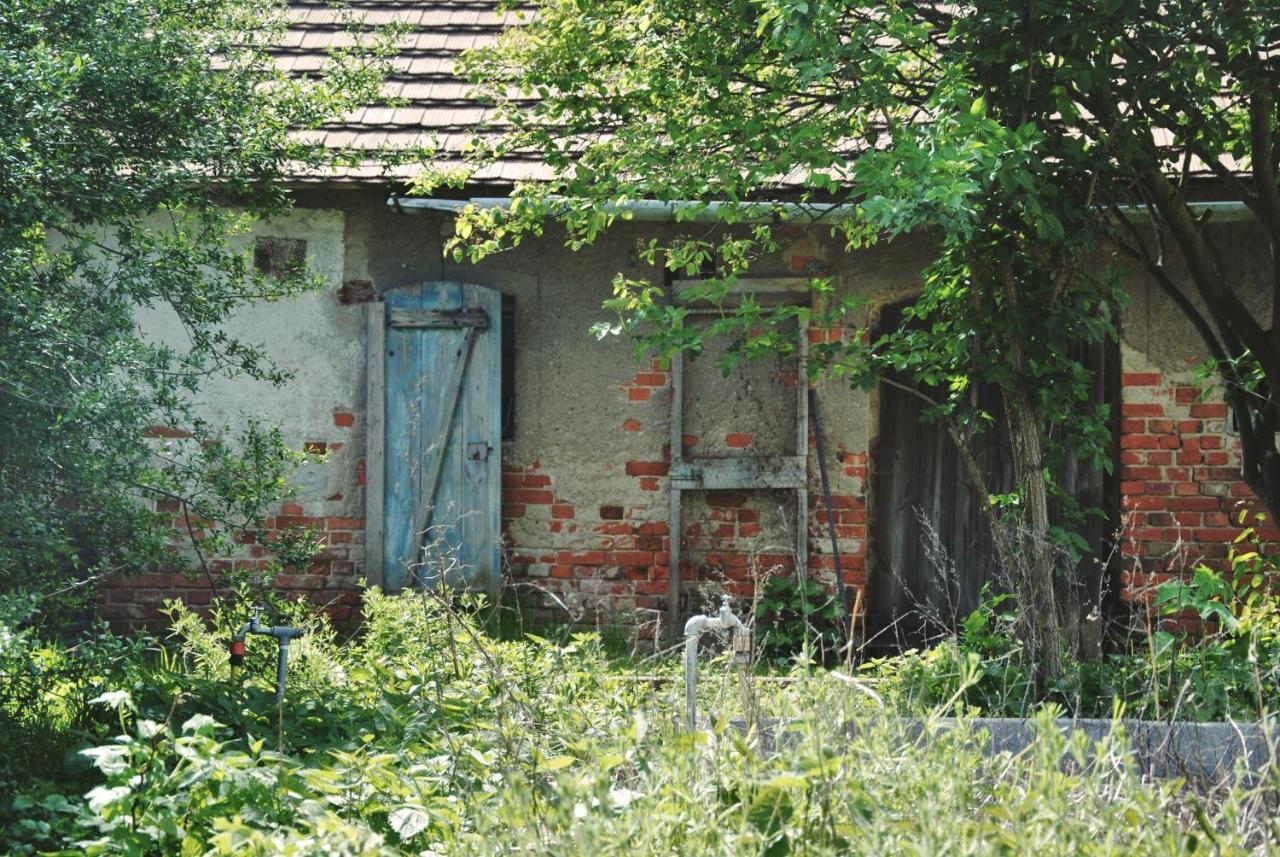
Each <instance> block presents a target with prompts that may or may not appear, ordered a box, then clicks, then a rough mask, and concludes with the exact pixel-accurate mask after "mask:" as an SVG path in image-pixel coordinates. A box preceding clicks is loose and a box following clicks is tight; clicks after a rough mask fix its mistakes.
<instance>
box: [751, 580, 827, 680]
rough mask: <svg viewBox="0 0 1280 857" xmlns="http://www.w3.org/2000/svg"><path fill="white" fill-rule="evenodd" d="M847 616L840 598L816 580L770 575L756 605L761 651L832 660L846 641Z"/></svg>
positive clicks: (777, 655) (774, 656)
mask: <svg viewBox="0 0 1280 857" xmlns="http://www.w3.org/2000/svg"><path fill="white" fill-rule="evenodd" d="M845 616H846V614H845V611H844V609H843V607H842V606H841V604H840V602H839V600H838V599H837V598H835V597H834V596H833V595H832V594H831V593H829V592H828V591H827V590H826V588H824V587H823V586H822V585H821V584H819V583H818V582H817V581H816V580H813V579H812V578H810V577H808V576H802V575H778V574H775V575H771V576H769V577H768V578H766V579H765V581H764V583H763V585H762V586H761V587H760V596H759V599H758V600H757V602H756V608H755V620H756V622H755V624H756V635H757V639H758V641H759V645H760V650H761V652H762V653H763V654H764V656H765V657H767V658H771V659H774V660H785V659H788V658H792V657H795V656H797V655H800V654H801V653H807V654H808V656H809V657H810V658H812V659H815V660H818V661H822V660H829V659H832V658H834V656H835V654H836V652H837V651H838V650H839V648H840V645H841V643H843V642H844V629H843V623H844V622H845V621H846V619H845ZM806 647H807V648H806Z"/></svg>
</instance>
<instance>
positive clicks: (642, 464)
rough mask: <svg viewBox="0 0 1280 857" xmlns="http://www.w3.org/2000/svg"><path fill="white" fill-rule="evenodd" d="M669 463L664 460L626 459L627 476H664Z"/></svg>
mask: <svg viewBox="0 0 1280 857" xmlns="http://www.w3.org/2000/svg"><path fill="white" fill-rule="evenodd" d="M669 466H670V465H668V464H667V463H666V462H665V461H628V462H627V468H626V469H627V475H628V476H666V475H667V470H668V468H669Z"/></svg>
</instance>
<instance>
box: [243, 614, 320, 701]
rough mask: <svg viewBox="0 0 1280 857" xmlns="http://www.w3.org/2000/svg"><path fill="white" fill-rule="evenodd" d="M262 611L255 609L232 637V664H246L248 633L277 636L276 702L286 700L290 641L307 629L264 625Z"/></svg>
mask: <svg viewBox="0 0 1280 857" xmlns="http://www.w3.org/2000/svg"><path fill="white" fill-rule="evenodd" d="M260 616H261V611H260V610H255V611H254V612H253V616H251V617H250V618H249V621H248V622H246V623H244V625H243V626H242V627H241V628H240V630H239V631H237V632H236V633H235V636H233V637H232V638H231V666H233V667H238V666H241V665H242V664H244V638H245V635H247V634H262V635H263V636H265V637H275V640H276V653H277V654H276V704H277V705H279V704H280V702H281V701H283V700H284V677H285V672H286V670H287V668H288V663H289V643H291V642H292V641H293V640H295V639H297V638H298V637H301V636H302V635H303V634H304V633H306V632H305V631H303V630H302V629H301V628H294V627H292V626H290V625H263V624H262V620H261V618H260Z"/></svg>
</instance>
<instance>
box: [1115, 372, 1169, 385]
mask: <svg viewBox="0 0 1280 857" xmlns="http://www.w3.org/2000/svg"><path fill="white" fill-rule="evenodd" d="M1120 383H1121V384H1123V385H1124V386H1126V387H1155V386H1158V385H1159V384H1160V373H1159V372H1124V373H1122V374H1121V375H1120Z"/></svg>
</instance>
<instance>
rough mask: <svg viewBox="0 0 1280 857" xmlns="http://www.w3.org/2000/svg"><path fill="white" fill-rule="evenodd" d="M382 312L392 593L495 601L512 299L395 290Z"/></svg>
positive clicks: (384, 473) (385, 554)
mask: <svg viewBox="0 0 1280 857" xmlns="http://www.w3.org/2000/svg"><path fill="white" fill-rule="evenodd" d="M381 307H382V309H381V318H380V320H379V319H378V314H377V311H375V316H374V320H373V322H372V323H371V331H370V347H371V350H372V349H373V348H375V347H377V348H379V349H380V352H381V360H382V373H381V377H382V379H383V390H382V391H381V393H380V394H379V393H378V392H377V391H376V390H374V389H373V387H372V386H371V388H370V393H371V398H372V399H376V398H379V397H380V398H381V405H382V408H381V411H382V413H381V418H382V425H383V432H382V434H383V438H384V441H383V446H382V461H381V464H380V474H379V475H380V477H381V478H380V479H374V478H372V477H371V478H370V480H369V482H370V485H369V488H370V491H374V490H379V491H380V493H381V496H382V498H383V506H382V520H381V521H380V522H379V524H380V526H378V527H371V528H370V529H371V530H375V529H380V530H381V534H380V535H381V538H380V547H381V554H382V556H381V571H382V585H383V588H384V589H386V590H388V591H396V590H399V589H402V588H404V587H435V586H439V585H440V584H441V583H444V584H446V585H448V586H451V587H456V586H460V585H465V586H468V587H470V588H473V589H482V590H487V591H490V592H492V591H494V590H495V589H496V586H497V582H498V578H499V574H500V570H501V565H500V563H501V553H500V533H501V529H500V528H501V522H500V517H499V514H500V513H499V510H500V508H501V507H500V503H501V493H500V492H501V461H500V458H501V448H502V447H501V431H502V420H501V392H502V384H501V366H502V364H501V341H502V335H501V325H502V295H501V294H500V293H499V292H496V291H493V290H492V289H486V288H483V287H481V286H476V285H471V284H466V283H444V282H434V283H425V284H423V285H421V286H418V287H412V288H404V289H396V290H392V291H390V292H388V293H387V294H386V295H385V301H384V303H383V304H382V305H381ZM379 321H380V323H381V325H382V328H381V339H382V341H381V343H378V342H376V340H377V338H378V333H379V331H378V329H377V324H378V323H379ZM373 369H374V367H373V366H372V365H371V371H372V370H373ZM377 404H378V403H377V402H372V401H371V406H373V407H376V405H377ZM373 422H376V420H373V419H371V423H373ZM373 430H375V429H374V427H373V426H372V425H371V431H373ZM370 466H373V467H377V466H379V465H378V462H374V461H371V462H370ZM376 482H380V483H381V485H380V486H378V485H375V483H376ZM377 535H378V534H377V533H375V532H370V534H369V537H370V538H377ZM377 552H378V551H377V550H376V549H375V550H374V551H373V552H372V553H373V554H376V553H377Z"/></svg>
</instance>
